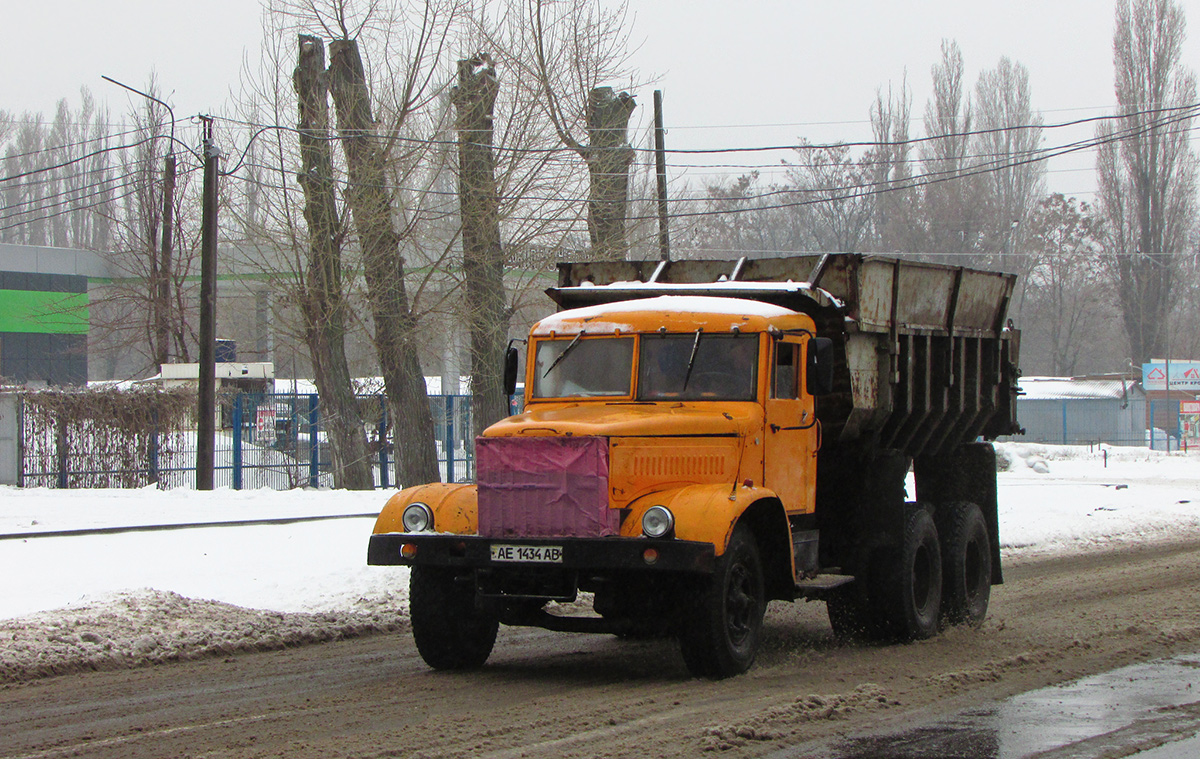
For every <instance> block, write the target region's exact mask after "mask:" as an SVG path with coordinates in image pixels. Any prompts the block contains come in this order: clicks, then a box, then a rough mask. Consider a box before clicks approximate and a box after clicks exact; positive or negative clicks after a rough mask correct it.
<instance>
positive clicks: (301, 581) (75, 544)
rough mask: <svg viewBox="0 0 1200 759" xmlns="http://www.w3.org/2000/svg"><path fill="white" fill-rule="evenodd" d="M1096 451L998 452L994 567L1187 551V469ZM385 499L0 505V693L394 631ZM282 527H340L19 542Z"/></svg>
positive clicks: (52, 497) (55, 497)
mask: <svg viewBox="0 0 1200 759" xmlns="http://www.w3.org/2000/svg"><path fill="white" fill-rule="evenodd" d="M1106 450H1107V466H1106V462H1105V451H1104V450H1102V449H1095V450H1092V451H1089V450H1088V449H1087V448H1086V447H1085V448H1078V447H1063V446H1044V445H1034V444H1023V443H1009V444H1002V445H1000V446H998V452H999V454H1000V458H1001V459H1002V460H1003V461H1005V462H1006V464H1007V470H1006V471H1002V472H1001V473H1000V474H999V481H1000V536H1001V542H1002V545H1003V547H1004V554H1005V558H1006V560H1007V561H1020V560H1023V559H1026V558H1029V557H1031V556H1035V555H1043V554H1047V553H1062V552H1073V551H1082V550H1096V549H1097V548H1103V547H1105V546H1110V545H1114V544H1126V543H1130V542H1146V541H1157V540H1173V539H1192V538H1195V539H1200V456H1197V455H1187V454H1179V453H1173V454H1164V453H1159V452H1151V451H1148V450H1146V449H1144V448H1108V449H1106ZM910 492H911V491H910ZM387 495H388V494H387V493H385V492H382V491H380V492H374V493H372V492H367V493H354V492H346V491H305V490H293V491H283V492H276V491H270V490H254V491H232V490H217V491H214V492H211V493H201V492H196V491H191V490H171V491H158V490H155V489H152V488H148V489H144V490H44V489H32V490H18V489H14V488H0V536H14V537H4V538H3V539H0V577H3V578H4V582H3V586H2V587H3V590H2V592H0V682H4V681H11V680H15V679H25V678H28V677H33V676H38V675H43V674H50V673H55V672H66V671H73V670H77V669H80V668H92V667H117V666H133V665H136V664H139V663H145V662H152V661H158V660H171V659H180V658H193V657H197V656H206V655H214V654H223V653H229V652H234V651H240V650H260V649H264V648H275V647H281V646H285V645H292V644H297V643H303V642H310V641H318V640H329V639H334V638H338V637H346V636H352V635H358V634H363V633H366V632H374V631H379V630H396V629H400V628H402V627H404V626H405V615H406V607H407V603H406V595H407V585H408V575H407V571H406V570H404V569H402V568H394V567H368V566H366V546H367V537H368V535H369V534H370V531H371V526H372V524H373V517H371V516H363V515H371V514H374V513H376V512H378V511H379V509H380V508H381V507H382V505H383V503H384V501H385V500H386V498H387ZM356 515H357V516H356ZM294 517H347V518H339V519H327V520H321V521H308V522H295V523H290V524H270V525H244V526H236V527H217V526H214V527H195V528H188V529H179V530H169V531H154V532H122V533H116V534H103V535H68V536H60V537H35V536H36V534H37V533H39V532H59V531H69V530H86V529H93V528H109V527H128V526H143V525H167V524H175V525H180V524H197V523H200V524H203V523H219V522H227V521H234V520H237V521H253V520H270V519H286V518H294ZM26 536H27V537H26Z"/></svg>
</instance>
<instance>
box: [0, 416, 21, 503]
mask: <svg viewBox="0 0 1200 759" xmlns="http://www.w3.org/2000/svg"><path fill="white" fill-rule="evenodd" d="M20 408H21V406H20V400H19V399H18V397H17V395H16V394H15V393H0V485H16V484H18V483H17V478H18V476H19V474H20V471H21V447H20V439H21V417H20V414H19V413H18V412H19V409H20Z"/></svg>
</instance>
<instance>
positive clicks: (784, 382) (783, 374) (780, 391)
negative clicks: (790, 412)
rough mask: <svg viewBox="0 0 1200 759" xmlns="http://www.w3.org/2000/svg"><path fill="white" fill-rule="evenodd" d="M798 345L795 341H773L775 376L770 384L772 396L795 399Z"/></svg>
mask: <svg viewBox="0 0 1200 759" xmlns="http://www.w3.org/2000/svg"><path fill="white" fill-rule="evenodd" d="M799 359H800V346H799V345H797V344H795V343H783V342H777V343H775V376H774V379H773V381H772V384H771V395H772V397H774V398H785V399H795V398H799V397H800V395H799V393H798V392H797V386H798V383H799V376H798V375H799V369H798V367H799V365H800V364H799Z"/></svg>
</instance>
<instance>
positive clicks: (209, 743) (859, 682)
mask: <svg viewBox="0 0 1200 759" xmlns="http://www.w3.org/2000/svg"><path fill="white" fill-rule="evenodd" d="M1198 585H1200V545H1198V544H1196V543H1191V544H1184V545H1173V546H1166V545H1158V546H1153V547H1151V546H1141V547H1133V548H1124V549H1121V550H1114V549H1110V550H1105V551H1096V552H1094V553H1091V554H1084V555H1066V556H1056V557H1051V558H1043V559H1036V560H1028V561H1024V562H1022V563H1020V564H1018V565H1017V566H1014V567H1011V568H1010V569H1009V571H1008V578H1007V582H1006V584H1005V585H1003V586H1000V587H997V588H996V589H995V593H994V596H993V614H992V615H991V617H990V619H989V621H988V622H987V623H986V624H985V625H984V627H983V629H981V630H964V629H955V630H951V631H949V632H947V633H946V634H944V635H942V636H940V637H938V638H935V639H933V640H930V641H925V642H921V643H917V644H912V645H894V646H862V647H858V646H843V645H839V644H837V643H835V642H834V641H833V639H832V636H831V634H830V631H829V627H828V624H827V623H826V621H825V615H824V608H823V604H819V603H817V604H794V605H789V604H773V605H772V608H771V611H770V614H769V618H768V623H767V630H766V640H765V648H764V651H763V654H762V656H761V659H760V661H759V663H758V664H757V665H756V667H755V669H754V670H752V671H751V672H750V673H748V674H747V675H744V676H742V677H738V678H733V679H732V680H727V681H723V682H719V683H710V682H704V681H697V680H692V679H690V678H689V677H688V676H687V673H686V670H685V668H684V666H683V663H682V661H681V660H680V658H679V656H678V654H677V651H676V647H675V645H674V644H673V643H671V642H670V641H639V642H628V641H620V640H618V639H616V638H613V637H606V636H592V635H569V634H555V633H547V632H542V631H530V630H520V629H509V628H505V629H504V630H502V632H501V637H500V640H499V642H498V644H497V647H496V652H495V654H493V657H492V659H491V661H490V662H489V664H488V666H487V667H486V668H485V669H484V670H482V671H480V672H475V673H464V674H446V673H436V672H432V671H430V670H428V669H426V668H425V667H424V665H423V664H422V663H421V662H420V660H419V658H418V657H417V656H416V653H415V651H414V650H413V647H412V644H411V641H410V640H409V638H408V636H407V635H405V634H397V635H375V636H370V637H367V638H361V639H356V640H349V641H341V642H336V643H331V644H329V645H323V646H307V647H301V648H291V649H287V650H280V651H272V652H266V653H258V654H251V655H244V656H233V657H220V658H208V659H205V660H202V661H196V662H188V663H180V664H174V665H172V666H159V667H140V668H136V669H131V670H109V671H101V672H90V673H83V674H77V675H73V676H70V677H56V678H48V679H41V680H35V681H31V682H27V683H22V684H18V685H10V686H8V687H5V688H3V689H0V756H5V757H13V758H20V759H50V758H51V757H59V756H74V755H85V756H88V757H96V758H98V759H108V758H109V757H111V758H113V759H116V758H117V757H121V758H122V759H144V758H146V757H179V756H199V755H203V756H205V757H239V758H241V757H258V758H260V759H267V758H268V757H288V758H289V759H297V758H299V759H305V758H307V757H322V758H323V759H324V758H326V757H350V756H354V757H363V756H373V757H387V756H404V757H409V756H412V757H457V756H478V757H490V758H492V759H501V758H503V757H518V756H525V757H533V758H541V757H546V758H550V757H553V758H554V759H558V758H559V757H592V756H604V757H637V758H638V759H643V758H644V757H647V756H654V757H695V756H697V755H700V754H702V753H703V752H704V751H705V750H706V749H719V750H720V754H721V755H722V756H727V757H749V756H758V755H763V754H771V753H775V752H783V751H786V749H787V747H789V746H793V745H796V744H799V743H804V742H807V741H811V740H815V739H821V738H830V737H834V736H837V735H846V734H853V733H856V732H859V731H862V730H865V729H868V728H870V729H872V730H888V729H892V730H898V729H900V728H902V727H905V726H908V725H911V724H912V723H913V722H914V721H916V720H920V719H927V718H930V717H936V716H938V715H942V714H948V713H952V712H955V711H957V710H958V709H961V708H963V707H967V706H970V705H972V704H977V703H981V702H985V701H991V700H994V699H998V698H1004V697H1006V696H1009V695H1012V694H1015V693H1018V692H1024V691H1027V690H1029V689H1031V688H1036V687H1041V686H1044V685H1048V684H1052V683H1057V682H1062V681H1066V680H1071V679H1074V678H1077V677H1081V676H1085V675H1089V674H1093V673H1097V672H1103V671H1108V670H1111V669H1113V668H1115V667H1118V666H1123V665H1125V664H1129V663H1132V662H1137V661H1144V660H1147V659H1152V658H1156V657H1159V656H1164V655H1168V654H1173V653H1180V652H1186V651H1192V650H1195V649H1196V648H1197V647H1200V594H1197V593H1196V592H1195V588H1196V587H1197V586H1198Z"/></svg>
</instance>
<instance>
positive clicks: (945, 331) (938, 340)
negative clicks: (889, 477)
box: [549, 254, 1020, 457]
mask: <svg viewBox="0 0 1200 759" xmlns="http://www.w3.org/2000/svg"><path fill="white" fill-rule="evenodd" d="M1015 279H1016V278H1015V275H1011V274H1002V273H998V272H990V271H980V270H974V269H967V268H963V267H956V266H944V265H940V264H931V263H924V262H916V261H907V260H900V259H896V258H890V257H883V256H860V255H856V254H827V255H824V256H793V257H786V258H774V259H760V260H754V261H751V260H747V259H742V260H740V261H673V262H666V263H664V262H660V261H616V262H590V263H579V264H572V263H565V264H560V265H559V287H558V288H552V289H551V290H550V291H549V294H550V296H551V297H552V298H554V299H555V300H556V301H557V302H558V303H560V304H564V305H569V306H572V307H575V306H581V305H588V304H591V303H603V302H607V301H608V300H611V299H612V298H617V297H619V298H621V299H629V298H639V297H652V296H656V295H662V294H666V293H675V294H680V293H683V292H695V293H701V292H703V293H704V294H710V295H726V296H730V297H738V298H751V299H755V300H761V301H765V302H769V303H775V304H778V305H783V306H787V307H789V308H793V309H795V310H797V311H802V312H804V313H807V314H809V315H810V316H812V317H813V320H814V321H815V323H816V325H817V332H818V334H820V335H821V336H823V337H829V338H831V339H833V340H834V342H835V344H836V346H837V349H838V350H837V351H836V353H837V356H838V359H837V366H836V368H835V377H834V392H833V393H832V394H830V395H827V396H822V397H821V398H819V399H818V400H817V417H818V419H820V421H821V427H822V438H823V441H824V443H823V445H824V446H826V447H842V448H849V449H853V450H854V451H856V452H857V453H858V454H860V455H862V454H869V453H870V452H872V451H878V450H897V451H901V452H903V453H904V454H905V455H907V456H910V457H917V456H923V455H931V454H936V453H938V452H942V453H948V452H950V451H953V450H954V449H955V448H957V447H958V446H959V445H962V444H964V443H968V442H970V441H972V440H975V439H976V438H977V437H979V436H981V435H982V436H984V437H987V438H989V439H991V438H994V437H996V436H998V435H1004V434H1011V433H1014V432H1016V431H1018V429H1019V427H1018V425H1017V423H1016V404H1015V397H1016V392H1017V388H1016V381H1017V376H1018V374H1017V369H1016V367H1017V358H1018V348H1019V344H1020V343H1019V336H1018V333H1016V332H1015V331H1014V330H1011V329H1007V328H1006V326H1005V322H1006V313H1007V309H1008V302H1009V299H1010V298H1011V296H1012V292H1013V287H1014V284H1015ZM614 283H635V284H632V285H629V286H620V285H618V287H617V288H616V289H615V290H614V289H606V288H604V287H602V286H603V285H613V284H614ZM714 283H715V284H714ZM786 284H791V285H794V286H790V287H789V286H780V285H786ZM772 285H774V286H772ZM688 286H694V287H695V289H694V290H689V289H688Z"/></svg>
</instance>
